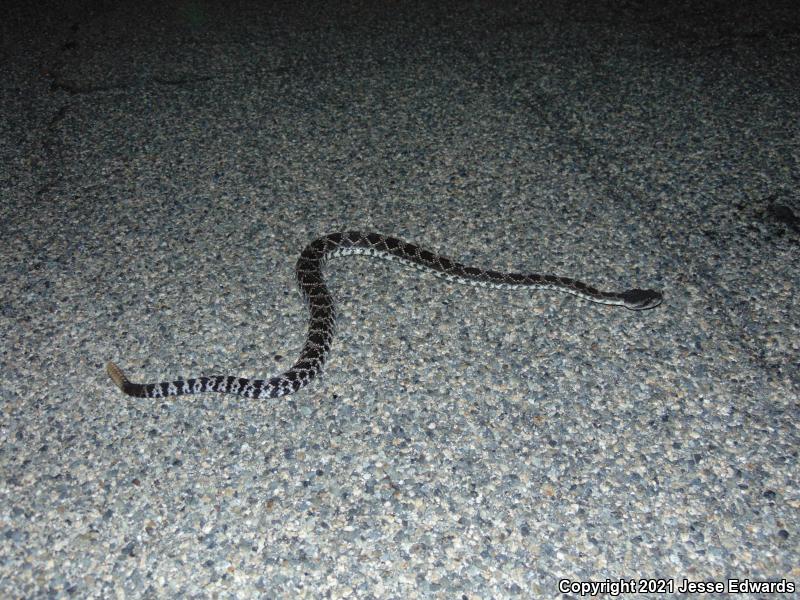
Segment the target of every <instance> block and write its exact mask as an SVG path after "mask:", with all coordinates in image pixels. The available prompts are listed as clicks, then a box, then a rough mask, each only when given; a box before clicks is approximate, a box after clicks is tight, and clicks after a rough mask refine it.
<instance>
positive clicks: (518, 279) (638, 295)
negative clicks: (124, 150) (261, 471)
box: [106, 231, 662, 398]
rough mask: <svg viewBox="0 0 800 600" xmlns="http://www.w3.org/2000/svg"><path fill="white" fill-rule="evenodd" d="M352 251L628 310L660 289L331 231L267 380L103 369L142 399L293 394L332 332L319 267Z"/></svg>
mask: <svg viewBox="0 0 800 600" xmlns="http://www.w3.org/2000/svg"><path fill="white" fill-rule="evenodd" d="M351 254H362V255H368V256H375V257H378V258H382V259H385V260H389V261H395V262H400V263H402V264H405V265H408V266H411V267H415V268H417V269H420V270H422V271H426V272H429V273H433V274H434V275H436V276H438V277H441V278H443V279H446V280H448V281H453V282H456V283H463V284H467V285H473V286H480V287H489V288H497V289H521V288H528V289H535V290H553V291H557V292H566V293H569V294H574V295H575V296H579V297H580V298H583V299H585V300H589V301H591V302H597V303H600V304H611V305H615V306H624V307H625V308H628V309H631V310H646V309H649V308H655V307H656V306H658V305H659V304H661V300H662V295H661V293H660V292H656V291H654V290H641V289H631V290H627V291H625V292H603V291H600V290H598V289H597V288H594V287H592V286H590V285H587V284H585V283H583V282H581V281H576V280H575V279H570V278H568V277H556V276H554V275H539V274H535V273H532V274H521V273H501V272H498V271H492V270H489V269H478V268H476V267H468V266H465V265H462V264H460V263H457V262H455V261H453V260H450V259H449V258H445V257H444V256H440V255H438V254H435V253H433V252H430V251H429V250H425V249H423V248H420V247H419V246H416V245H414V244H409V243H408V242H404V241H403V240H400V239H397V238H395V237H389V236H384V235H381V234H378V233H364V232H359V231H349V232H345V233H331V234H329V235H325V236H323V237H320V238H318V239H316V240H314V241H313V242H311V243H310V244H309V245H308V246H306V247H305V249H304V250H303V252H302V253H301V254H300V258H299V259H298V260H297V265H296V267H295V273H296V276H297V283H298V285H299V287H300V293H301V294H302V296H303V300H304V301H305V303H306V306H307V308H308V310H309V313H310V320H309V325H308V335H307V337H306V341H305V344H304V345H303V349H302V351H301V352H300V357H299V358H298V359H297V361H296V362H295V363H294V364H293V365H292V366H291V367H290V368H289V369H288V370H287V371H285V372H283V373H281V374H280V375H276V376H274V377H271V378H270V379H246V378H244V377H234V376H231V375H217V376H212V377H195V378H191V379H185V380H183V379H181V380H178V381H172V382H168V381H165V382H162V383H146V384H142V383H132V382H130V381H128V378H127V377H125V375H124V373H123V372H122V370H121V369H120V368H119V367H118V366H117V365H115V364H114V363H112V362H109V363H108V365H107V366H106V371H107V372H108V374H109V375H110V376H111V379H113V380H114V383H116V384H117V386H119V388H120V389H121V390H122V391H123V392H125V393H126V394H128V395H130V396H137V397H141V398H161V397H164V396H180V395H182V394H199V393H201V392H224V393H228V394H237V395H239V396H246V397H247V398H277V397H279V396H285V395H287V394H292V393H294V392H296V391H297V390H299V389H300V388H302V387H305V386H306V385H308V384H309V383H310V382H311V380H312V379H314V377H316V376H317V375H319V373H320V372H321V371H322V367H323V365H324V364H325V361H326V360H327V358H328V354H329V353H330V350H331V344H332V343H333V337H334V334H335V331H336V318H335V313H336V311H335V307H334V301H333V297H332V296H331V294H330V292H329V291H328V288H327V286H326V285H325V281H324V280H323V278H322V269H323V267H324V266H325V263H326V262H327V261H328V259H330V258H334V257H337V256H348V255H351Z"/></svg>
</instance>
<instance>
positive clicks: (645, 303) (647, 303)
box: [620, 289, 664, 310]
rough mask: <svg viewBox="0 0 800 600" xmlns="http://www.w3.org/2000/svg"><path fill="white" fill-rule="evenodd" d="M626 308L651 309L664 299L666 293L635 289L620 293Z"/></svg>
mask: <svg viewBox="0 0 800 600" xmlns="http://www.w3.org/2000/svg"><path fill="white" fill-rule="evenodd" d="M620 296H621V297H622V300H623V302H624V303H625V304H624V306H625V308H627V309H629V310H650V309H651V308H655V307H656V306H658V305H659V304H661V302H662V301H663V300H664V295H663V294H662V293H661V292H657V291H655V290H640V289H633V290H628V291H627V292H622V293H621V294H620Z"/></svg>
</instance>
